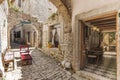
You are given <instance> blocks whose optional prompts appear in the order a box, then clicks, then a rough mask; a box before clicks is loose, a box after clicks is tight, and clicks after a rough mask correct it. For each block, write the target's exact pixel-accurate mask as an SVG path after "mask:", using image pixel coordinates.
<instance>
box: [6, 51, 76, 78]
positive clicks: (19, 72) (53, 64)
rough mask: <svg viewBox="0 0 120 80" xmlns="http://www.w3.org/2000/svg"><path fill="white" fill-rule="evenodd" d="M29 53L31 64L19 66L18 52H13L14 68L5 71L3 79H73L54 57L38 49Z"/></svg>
mask: <svg viewBox="0 0 120 80" xmlns="http://www.w3.org/2000/svg"><path fill="white" fill-rule="evenodd" d="M31 55H32V58H33V62H32V63H33V64H32V65H27V66H21V60H20V59H19V57H20V55H19V52H15V58H16V59H15V63H16V65H15V70H14V71H10V72H6V76H5V78H6V79H5V80H75V79H74V78H73V77H71V75H69V74H67V71H66V70H64V69H63V68H61V66H60V65H58V63H59V62H57V61H56V60H55V59H53V58H50V57H49V56H47V55H45V54H43V53H42V52H40V51H39V50H33V51H32V52H31Z"/></svg>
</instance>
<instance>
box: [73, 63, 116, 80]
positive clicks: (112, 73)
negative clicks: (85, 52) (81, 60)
mask: <svg viewBox="0 0 120 80" xmlns="http://www.w3.org/2000/svg"><path fill="white" fill-rule="evenodd" d="M116 75H117V74H116V69H114V68H109V67H104V66H100V65H99V66H98V65H92V64H88V65H87V66H86V67H85V68H84V70H80V71H77V72H76V74H74V75H73V76H74V77H75V78H76V79H77V80H81V79H80V78H81V77H82V78H83V79H82V80H84V79H85V80H116Z"/></svg>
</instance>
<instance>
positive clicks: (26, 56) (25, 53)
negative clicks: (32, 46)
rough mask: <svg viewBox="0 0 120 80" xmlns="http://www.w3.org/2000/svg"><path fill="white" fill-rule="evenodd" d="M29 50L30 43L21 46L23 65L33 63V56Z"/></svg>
mask: <svg viewBox="0 0 120 80" xmlns="http://www.w3.org/2000/svg"><path fill="white" fill-rule="evenodd" d="M29 52H30V50H29V46H28V45H22V46H20V56H21V60H22V65H28V64H32V57H31V55H30V54H29Z"/></svg>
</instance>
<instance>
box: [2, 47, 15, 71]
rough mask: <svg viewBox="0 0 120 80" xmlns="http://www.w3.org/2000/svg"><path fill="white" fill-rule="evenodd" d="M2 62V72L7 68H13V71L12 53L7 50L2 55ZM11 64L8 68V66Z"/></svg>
mask: <svg viewBox="0 0 120 80" xmlns="http://www.w3.org/2000/svg"><path fill="white" fill-rule="evenodd" d="M2 62H3V67H4V71H7V70H8V69H9V68H13V70H14V53H13V52H8V51H7V49H6V50H5V51H4V52H3V53H2ZM10 63H12V65H11V66H10V65H9V64H10Z"/></svg>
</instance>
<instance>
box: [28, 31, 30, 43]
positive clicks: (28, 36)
mask: <svg viewBox="0 0 120 80" xmlns="http://www.w3.org/2000/svg"><path fill="white" fill-rule="evenodd" d="M28 42H30V32H28Z"/></svg>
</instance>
